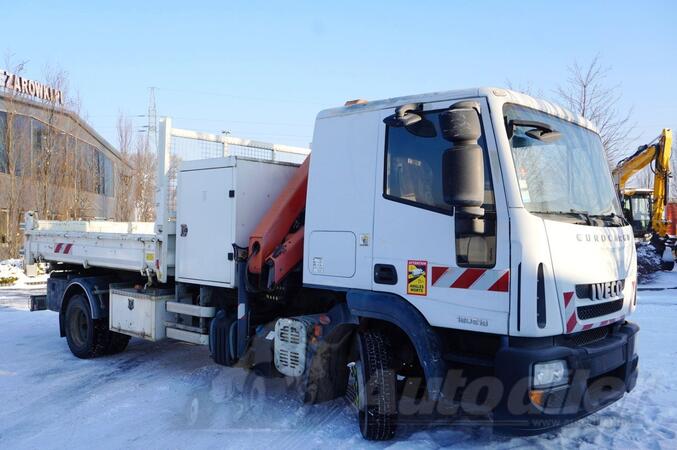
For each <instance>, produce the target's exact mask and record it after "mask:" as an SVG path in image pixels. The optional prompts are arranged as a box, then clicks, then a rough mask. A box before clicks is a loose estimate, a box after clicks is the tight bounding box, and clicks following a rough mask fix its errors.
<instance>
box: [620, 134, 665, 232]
mask: <svg viewBox="0 0 677 450" xmlns="http://www.w3.org/2000/svg"><path fill="white" fill-rule="evenodd" d="M671 153H672V130H670V129H669V128H664V129H663V131H662V132H661V135H660V136H659V137H658V139H657V140H656V142H655V143H652V144H649V145H643V146H641V147H639V149H637V151H636V152H635V153H634V154H632V155H631V156H629V157H627V158H625V159H623V160H621V161H620V162H619V163H618V165H617V166H616V168H615V169H614V170H613V172H612V175H613V179H614V183H615V184H616V189H617V190H618V192H619V194H620V195H621V196H623V195H624V194H626V189H625V185H626V183H627V182H628V180H629V179H630V177H632V176H633V175H635V174H636V173H637V172H639V171H640V170H642V169H643V168H645V167H647V166H650V165H651V164H652V163H654V167H653V172H654V185H653V200H652V210H651V229H652V232H653V233H655V234H658V235H659V236H664V235H666V234H667V232H668V223H667V222H666V220H665V218H664V217H665V208H666V205H667V194H668V183H669V179H670V155H671ZM654 161H655V162H654Z"/></svg>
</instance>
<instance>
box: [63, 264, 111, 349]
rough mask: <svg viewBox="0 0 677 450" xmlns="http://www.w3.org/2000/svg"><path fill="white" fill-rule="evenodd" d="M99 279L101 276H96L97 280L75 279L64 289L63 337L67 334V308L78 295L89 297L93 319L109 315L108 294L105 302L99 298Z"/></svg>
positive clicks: (88, 301)
mask: <svg viewBox="0 0 677 450" xmlns="http://www.w3.org/2000/svg"><path fill="white" fill-rule="evenodd" d="M99 280H101V279H100V278H99V277H96V280H92V279H87V278H79V279H75V280H72V281H71V282H70V283H69V284H68V286H67V287H66V289H64V292H63V295H62V296H61V301H60V302H59V303H60V305H61V307H60V309H59V333H60V335H61V337H64V336H66V309H67V308H68V303H69V302H70V301H71V299H72V298H73V297H75V296H76V295H83V296H84V297H85V299H87V303H88V304H89V310H90V313H91V315H92V319H95V320H96V319H102V318H105V317H108V301H107V300H108V296H107V295H106V301H105V303H104V302H103V301H102V300H100V299H99V298H98V297H100V296H101V294H97V292H96V291H97V289H96V281H99Z"/></svg>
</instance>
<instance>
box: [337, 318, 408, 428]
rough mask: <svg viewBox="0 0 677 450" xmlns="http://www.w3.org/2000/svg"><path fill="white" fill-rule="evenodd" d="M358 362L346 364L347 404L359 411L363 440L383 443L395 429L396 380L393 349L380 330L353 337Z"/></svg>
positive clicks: (360, 333)
mask: <svg viewBox="0 0 677 450" xmlns="http://www.w3.org/2000/svg"><path fill="white" fill-rule="evenodd" d="M356 347H357V349H356V350H357V352H356V354H357V355H358V356H359V358H358V360H357V361H354V362H353V363H351V364H349V370H350V373H349V389H348V391H349V392H351V393H352V395H350V397H352V398H350V401H351V402H352V403H353V405H354V406H355V407H356V409H357V411H358V420H359V423H360V432H361V433H362V436H363V437H364V438H365V439H368V440H372V441H385V440H388V439H391V438H392V437H393V436H394V435H395V431H396V429H397V378H396V374H395V371H394V370H393V368H392V361H393V357H392V346H391V343H390V339H389V338H388V336H387V335H386V334H385V333H383V332H380V331H371V330H369V331H365V332H359V333H357V335H356Z"/></svg>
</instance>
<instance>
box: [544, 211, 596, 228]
mask: <svg viewBox="0 0 677 450" xmlns="http://www.w3.org/2000/svg"><path fill="white" fill-rule="evenodd" d="M531 212H532V213H533V214H545V215H553V216H568V217H578V218H581V219H583V220H585V222H584V223H580V224H581V225H592V219H591V218H590V213H588V212H587V211H578V210H575V209H570V210H569V211H531Z"/></svg>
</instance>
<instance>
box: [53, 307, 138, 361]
mask: <svg viewBox="0 0 677 450" xmlns="http://www.w3.org/2000/svg"><path fill="white" fill-rule="evenodd" d="M65 319H66V341H67V342H68V348H69V349H70V351H71V353H73V354H74V355H75V356H77V357H78V358H82V359H89V358H95V357H97V356H101V355H110V354H114V353H120V352H121V351H123V350H124V349H125V348H127V343H128V342H129V336H125V335H123V334H120V333H114V332H112V331H109V330H108V321H107V320H106V319H93V318H92V313H91V310H90V309H89V302H88V301H87V299H86V298H85V296H83V295H81V294H78V295H75V296H73V297H71V299H70V301H69V302H68V306H67V307H66V317H65Z"/></svg>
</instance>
